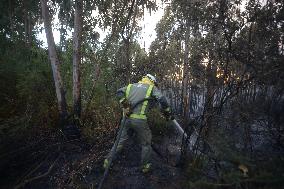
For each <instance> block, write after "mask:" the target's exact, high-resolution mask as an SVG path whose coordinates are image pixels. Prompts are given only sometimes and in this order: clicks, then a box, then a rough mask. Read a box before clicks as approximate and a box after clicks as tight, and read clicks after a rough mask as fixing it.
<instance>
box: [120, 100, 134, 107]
mask: <svg viewBox="0 0 284 189" xmlns="http://www.w3.org/2000/svg"><path fill="white" fill-rule="evenodd" d="M120 104H121V105H122V108H124V109H127V108H130V107H131V105H130V103H129V101H128V100H127V99H126V98H124V99H122V100H121V101H120Z"/></svg>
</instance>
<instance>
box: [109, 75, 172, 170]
mask: <svg viewBox="0 0 284 189" xmlns="http://www.w3.org/2000/svg"><path fill="white" fill-rule="evenodd" d="M117 96H118V98H119V99H120V103H121V105H122V107H123V109H124V116H126V120H125V126H124V128H123V130H122V134H121V137H120V139H119V142H118V146H117V148H116V151H115V153H114V154H116V153H117V152H119V151H121V149H122V147H123V144H124V142H125V141H126V140H127V139H128V135H127V131H128V130H129V129H132V130H133V131H134V132H135V133H136V136H137V139H138V141H139V143H140V145H141V148H142V149H141V166H142V172H143V173H146V172H148V171H149V170H150V168H151V163H150V161H149V160H150V156H151V150H152V149H151V140H152V133H151V130H150V129H149V126H148V123H147V116H146V115H147V112H148V111H149V109H150V108H151V107H150V106H149V101H150V99H152V100H156V101H158V102H159V104H160V106H161V108H162V110H163V113H164V115H165V117H166V118H167V119H173V118H172V114H171V111H170V107H169V104H168V102H167V100H166V98H165V97H164V96H163V95H162V93H161V92H160V90H159V89H158V88H157V81H156V78H155V77H154V76H152V75H150V74H147V75H146V76H144V77H143V78H142V80H141V81H139V82H138V83H133V84H129V85H128V86H125V87H123V88H121V89H119V90H118V91H117ZM113 151H114V147H113V148H112V149H111V152H110V153H109V155H108V156H107V158H106V159H105V161H104V167H105V168H106V167H107V166H109V165H108V164H109V158H110V154H112V152H113Z"/></svg>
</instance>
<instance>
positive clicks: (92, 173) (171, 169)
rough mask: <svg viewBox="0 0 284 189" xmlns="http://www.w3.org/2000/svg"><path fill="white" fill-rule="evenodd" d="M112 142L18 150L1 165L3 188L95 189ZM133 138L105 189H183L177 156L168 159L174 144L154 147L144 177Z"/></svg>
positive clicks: (47, 142)
mask: <svg viewBox="0 0 284 189" xmlns="http://www.w3.org/2000/svg"><path fill="white" fill-rule="evenodd" d="M113 136H114V135H105V136H104V135H101V136H98V137H97V138H96V139H95V142H94V143H93V144H92V145H90V144H89V143H88V142H86V141H83V140H71V141H70V140H69V141H65V142H62V140H59V141H58V137H57V136H53V137H49V136H48V137H46V138H44V139H41V140H38V142H33V143H32V144H29V145H25V146H22V147H19V148H18V150H16V151H15V152H13V153H12V155H11V154H8V156H7V158H5V162H3V161H2V163H1V167H0V169H1V175H0V176H1V179H0V188H45V189H46V188H97V186H98V184H99V182H100V180H101V178H102V175H103V172H104V169H103V168H102V164H103V160H104V157H105V155H106V154H107V153H108V151H109V149H110V148H111V146H112V144H113ZM132 138H133V137H132ZM132 138H131V139H129V141H128V142H127V143H126V145H125V148H124V149H123V151H122V152H121V153H120V154H119V155H118V157H117V159H116V160H115V161H114V163H113V165H112V166H111V169H110V172H109V175H108V176H107V178H106V179H105V182H104V185H103V187H102V188H106V189H142V188H147V189H167V188H168V189H175V188H182V184H183V182H184V180H185V179H184V178H185V177H184V175H183V173H182V171H181V168H179V167H177V166H175V164H176V156H178V154H176V152H174V155H173V156H171V157H170V156H169V155H168V154H166V153H168V148H167V147H168V145H169V140H170V138H166V139H164V140H162V141H161V142H160V143H159V144H155V145H154V146H155V148H154V149H155V150H153V153H152V157H151V163H152V170H151V172H150V173H147V174H143V173H142V172H141V168H140V154H141V150H140V147H139V146H138V145H137V144H136V143H135V142H134V140H133V139H132ZM156 152H158V153H156ZM3 158H4V157H3Z"/></svg>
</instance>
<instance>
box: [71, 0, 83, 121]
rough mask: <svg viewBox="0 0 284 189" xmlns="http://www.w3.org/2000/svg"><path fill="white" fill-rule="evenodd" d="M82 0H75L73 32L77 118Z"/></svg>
mask: <svg viewBox="0 0 284 189" xmlns="http://www.w3.org/2000/svg"><path fill="white" fill-rule="evenodd" d="M82 14H83V0H77V1H76V2H75V18H74V34H73V111H74V115H75V116H76V117H77V118H80V116H81V82H80V64H81V43H82V22H83V15H82Z"/></svg>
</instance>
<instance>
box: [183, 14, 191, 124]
mask: <svg viewBox="0 0 284 189" xmlns="http://www.w3.org/2000/svg"><path fill="white" fill-rule="evenodd" d="M189 24H190V23H189V20H188V19H187V21H186V26H185V27H186V28H185V29H186V31H185V42H184V43H185V47H184V63H183V78H182V112H183V116H184V117H185V119H186V120H187V119H188V117H187V115H188V111H189V108H188V107H189V102H188V100H189V96H188V90H187V89H188V80H189V58H188V56H189V35H190V25H189Z"/></svg>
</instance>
